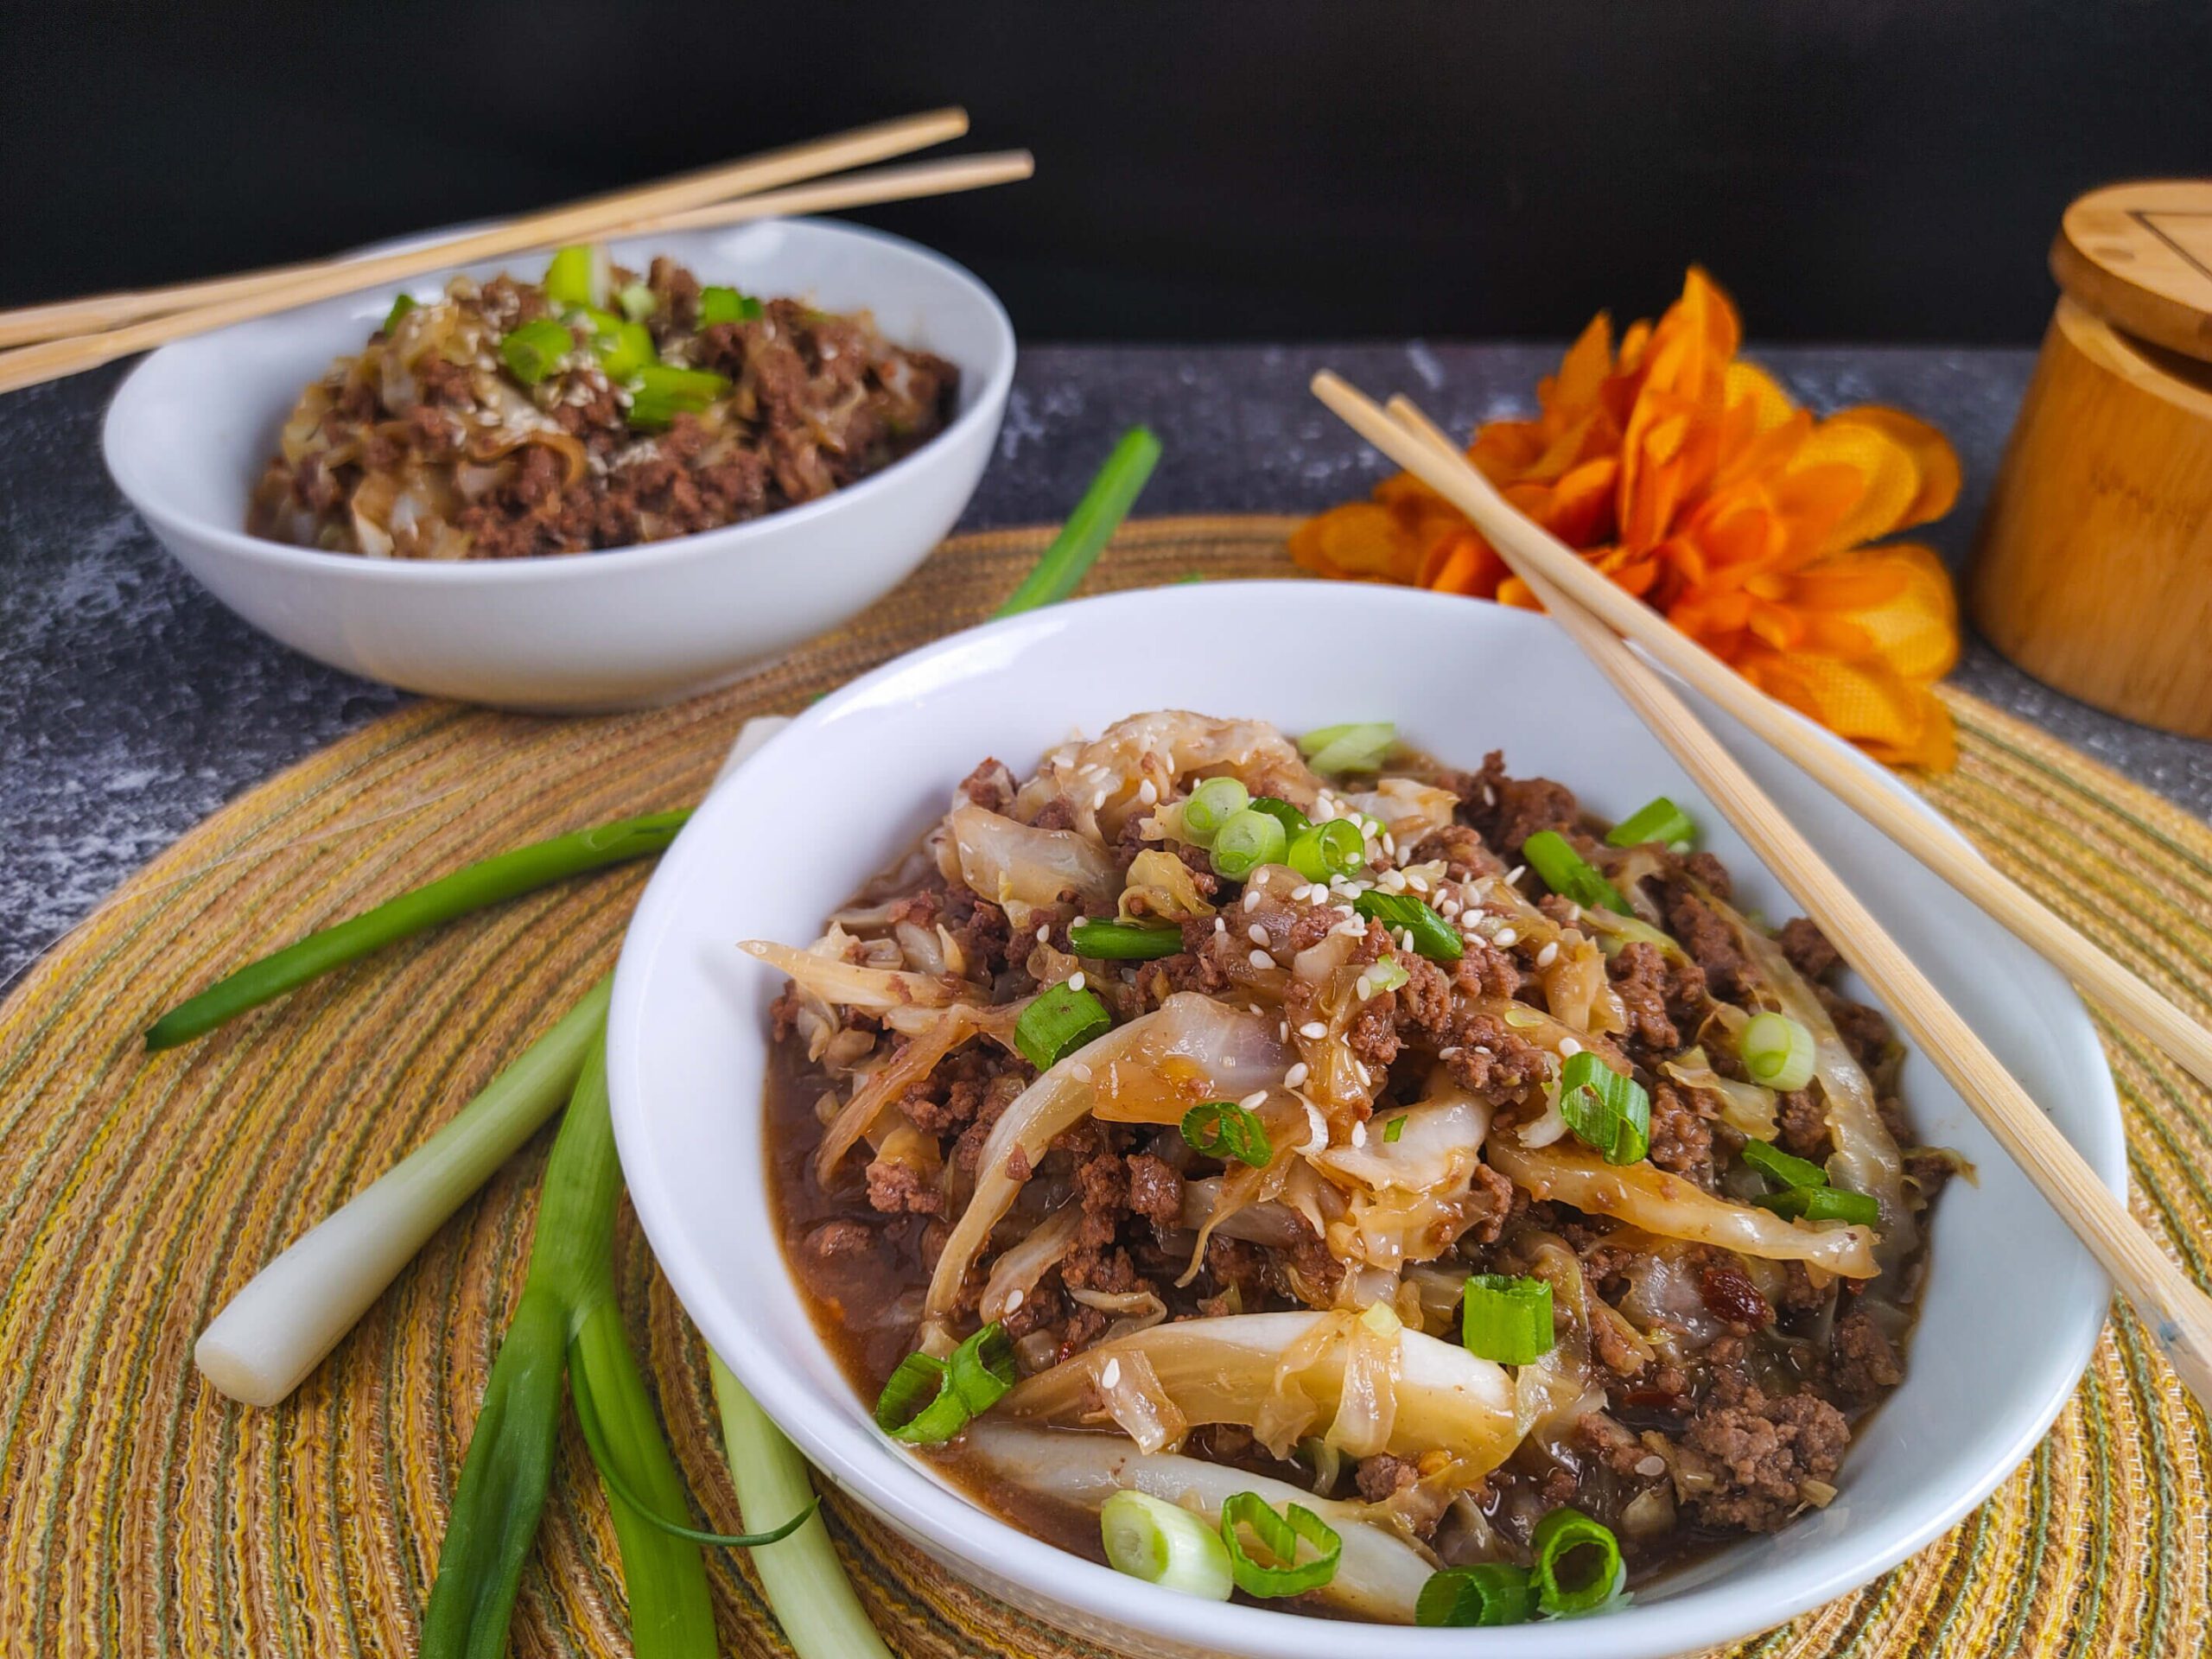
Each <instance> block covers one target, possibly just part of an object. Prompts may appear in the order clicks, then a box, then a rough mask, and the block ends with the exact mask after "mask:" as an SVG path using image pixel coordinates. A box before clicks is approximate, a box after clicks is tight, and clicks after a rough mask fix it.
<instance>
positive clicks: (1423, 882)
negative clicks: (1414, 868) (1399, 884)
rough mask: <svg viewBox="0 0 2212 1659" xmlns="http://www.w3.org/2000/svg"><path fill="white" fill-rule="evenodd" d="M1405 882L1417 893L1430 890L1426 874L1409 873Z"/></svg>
mask: <svg viewBox="0 0 2212 1659" xmlns="http://www.w3.org/2000/svg"><path fill="white" fill-rule="evenodd" d="M1405 882H1406V885H1407V886H1408V887H1411V888H1412V889H1413V890H1414V892H1415V893H1427V891H1428V878H1427V876H1425V875H1408V876H1407V877H1406V878H1405Z"/></svg>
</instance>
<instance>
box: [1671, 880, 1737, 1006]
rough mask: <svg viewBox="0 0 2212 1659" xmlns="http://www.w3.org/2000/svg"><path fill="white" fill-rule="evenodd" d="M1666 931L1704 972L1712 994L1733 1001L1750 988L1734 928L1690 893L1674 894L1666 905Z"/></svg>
mask: <svg viewBox="0 0 2212 1659" xmlns="http://www.w3.org/2000/svg"><path fill="white" fill-rule="evenodd" d="M1667 920H1668V922H1669V931H1671V932H1672V933H1673V934H1674V936H1675V938H1676V939H1678V940H1679V941H1681V947H1682V949H1683V950H1687V951H1688V952H1689V954H1690V957H1691V959H1692V960H1693V961H1694V962H1695V963H1697V965H1698V967H1699V968H1700V969H1702V970H1703V971H1704V974H1705V980H1706V983H1707V986H1708V987H1710V988H1711V990H1712V993H1713V995H1715V996H1718V997H1721V998H1725V999H1726V1000H1727V1001H1737V1000H1738V999H1740V998H1741V997H1742V996H1744V995H1745V993H1746V991H1747V990H1748V989H1749V988H1750V987H1749V982H1748V981H1747V980H1746V979H1745V972H1746V969H1747V967H1748V964H1747V963H1745V961H1744V954H1743V952H1742V951H1741V950H1738V948H1737V944H1736V932H1735V930H1734V929H1733V928H1732V927H1730V926H1729V925H1728V924H1727V923H1726V922H1724V921H1722V920H1721V919H1720V918H1719V917H1718V916H1716V915H1714V914H1713V912H1712V911H1711V910H1710V909H1709V908H1708V907H1707V906H1706V905H1705V904H1704V902H1703V901H1702V900H1700V899H1699V898H1698V896H1697V895H1696V894H1695V893H1676V894H1675V896H1674V900H1673V903H1672V904H1670V905H1669V907H1668V912H1667Z"/></svg>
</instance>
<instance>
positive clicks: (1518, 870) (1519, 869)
mask: <svg viewBox="0 0 2212 1659" xmlns="http://www.w3.org/2000/svg"><path fill="white" fill-rule="evenodd" d="M1526 874H1529V867H1528V866H1527V865H1526V864H1516V865H1515V866H1514V867H1513V868H1511V869H1510V870H1508V871H1507V872H1506V873H1505V879H1506V880H1507V882H1508V883H1509V884H1510V883H1512V882H1516V881H1518V880H1520V879H1521V878H1522V876H1524V875H1526Z"/></svg>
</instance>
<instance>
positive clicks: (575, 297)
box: [540, 243, 613, 307]
mask: <svg viewBox="0 0 2212 1659" xmlns="http://www.w3.org/2000/svg"><path fill="white" fill-rule="evenodd" d="M612 271H613V267H612V266H611V265H610V264H608V262H607V250H606V249H605V248H603V247H601V246H599V245H596V244H586V243H578V244H576V245H575V246H573V247H566V248H563V249H562V250H561V251H559V252H557V253H556V254H555V255H554V256H553V258H552V260H551V262H550V264H547V266H546V267H545V280H544V282H543V283H541V284H540V286H541V287H543V289H544V290H545V297H546V298H547V299H549V300H550V301H552V302H553V303H554V304H555V305H556V306H561V307H568V306H572V305H605V304H606V303H607V289H608V288H609V287H610V286H611V285H612V283H613V274H612Z"/></svg>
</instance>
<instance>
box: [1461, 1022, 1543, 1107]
mask: <svg viewBox="0 0 2212 1659" xmlns="http://www.w3.org/2000/svg"><path fill="white" fill-rule="evenodd" d="M1441 1052H1442V1053H1443V1055H1444V1063H1445V1065H1446V1066H1448V1067H1449V1068H1450V1069H1451V1072H1452V1076H1453V1077H1456V1078H1458V1079H1459V1082H1461V1083H1462V1084H1465V1085H1466V1086H1467V1087H1468V1088H1470V1089H1472V1090H1478V1091H1487V1090H1496V1091H1498V1092H1501V1093H1510V1091H1512V1090H1516V1089H1527V1088H1529V1087H1532V1086H1534V1085H1535V1084H1541V1083H1542V1082H1544V1081H1545V1080H1546V1079H1547V1078H1548V1077H1549V1076H1550V1075H1551V1066H1550V1061H1549V1059H1548V1056H1547V1055H1546V1053H1545V1052H1544V1051H1543V1050H1542V1049H1541V1048H1538V1047H1537V1046H1535V1044H1534V1043H1532V1042H1530V1041H1529V1039H1527V1038H1525V1037H1523V1036H1522V1034H1521V1033H1519V1032H1517V1031H1516V1030H1514V1029H1513V1027H1510V1026H1509V1025H1507V1024H1506V1023H1505V1021H1503V1020H1501V1019H1499V1018H1498V1017H1497V1015H1496V1014H1480V1013H1471V1014H1463V1015H1462V1016H1461V1017H1460V1020H1459V1024H1458V1025H1457V1026H1456V1027H1454V1028H1453V1029H1452V1041H1451V1044H1450V1045H1449V1046H1447V1047H1446V1048H1445V1049H1444V1050H1443V1051H1441Z"/></svg>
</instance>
